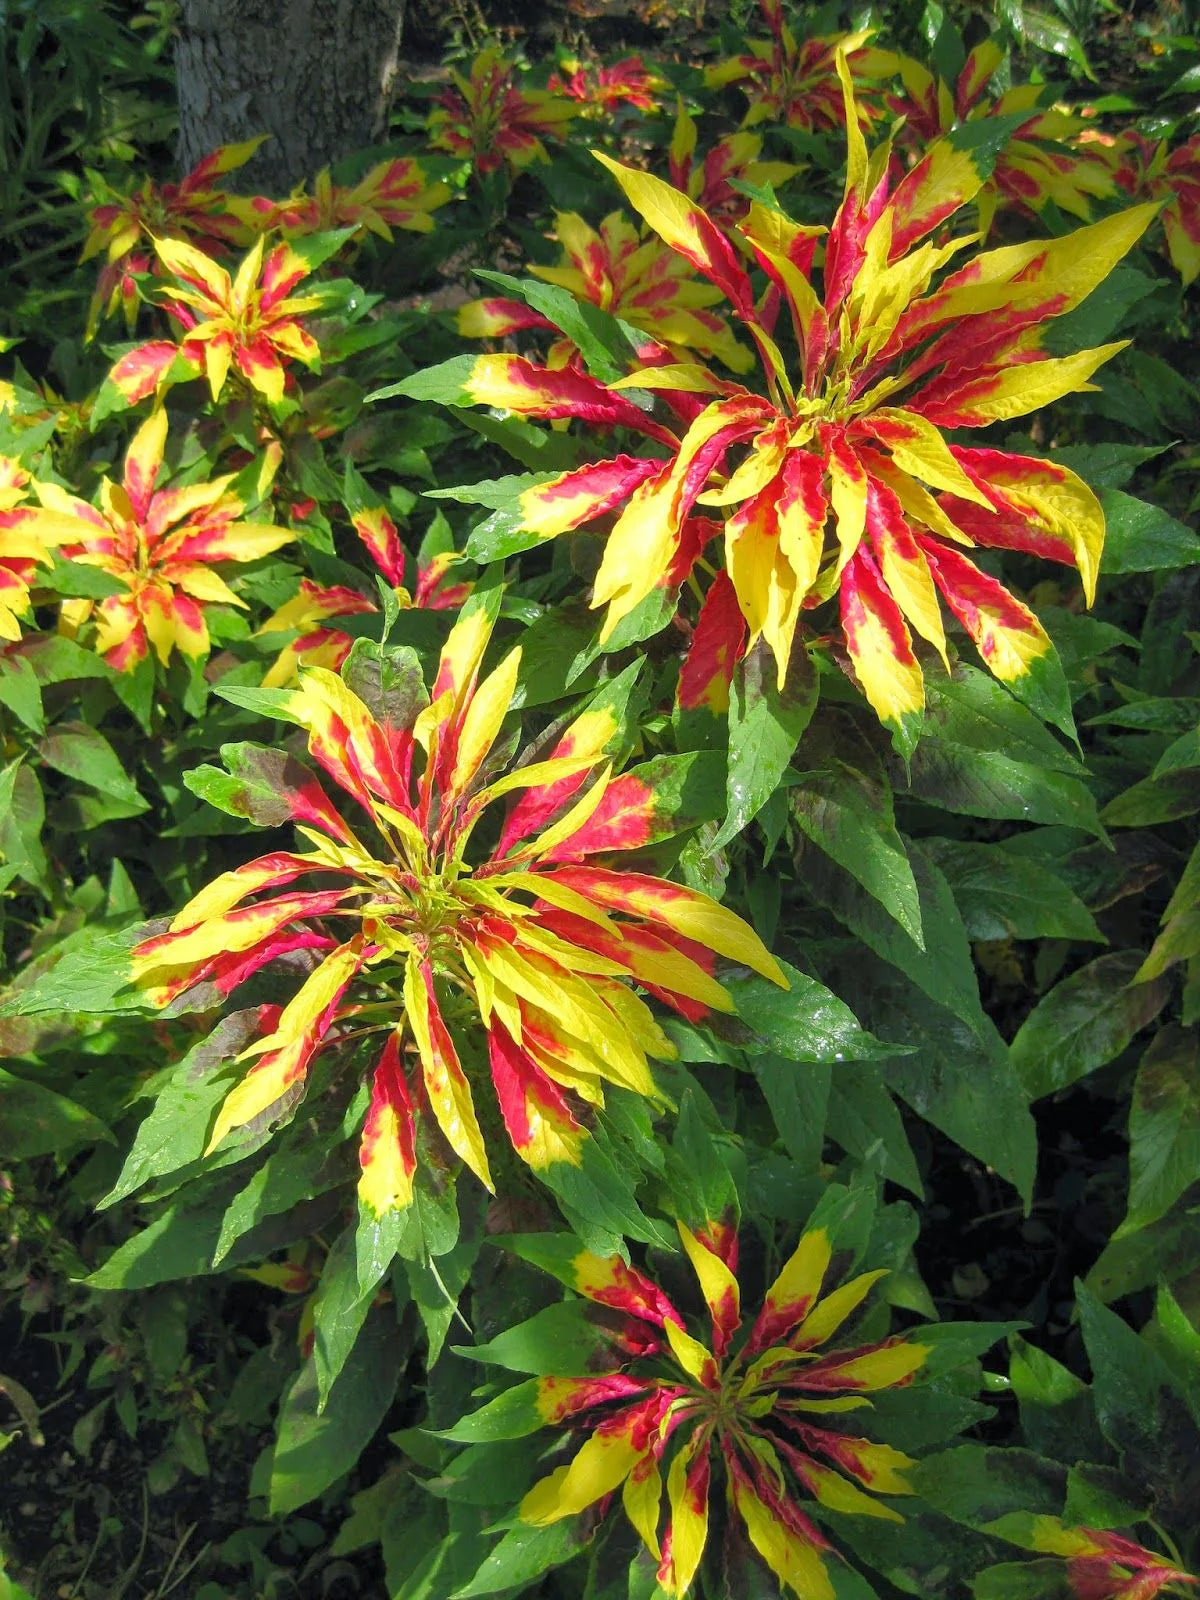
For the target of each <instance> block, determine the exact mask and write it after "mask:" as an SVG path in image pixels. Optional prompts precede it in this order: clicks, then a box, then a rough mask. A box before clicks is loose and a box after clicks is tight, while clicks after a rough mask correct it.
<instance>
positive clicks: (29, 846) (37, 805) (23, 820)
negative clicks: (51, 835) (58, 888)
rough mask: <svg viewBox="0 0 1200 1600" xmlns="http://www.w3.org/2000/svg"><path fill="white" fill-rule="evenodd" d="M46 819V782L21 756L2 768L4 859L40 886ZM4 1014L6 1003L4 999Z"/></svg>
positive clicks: (0, 840)
mask: <svg viewBox="0 0 1200 1600" xmlns="http://www.w3.org/2000/svg"><path fill="white" fill-rule="evenodd" d="M45 821H46V802H45V800H44V798H43V796H42V786H41V784H40V783H39V782H38V778H37V774H36V773H35V772H33V771H32V770H31V769H30V768H29V767H28V766H27V765H26V764H25V762H24V761H22V759H21V757H20V756H18V757H17V759H16V760H15V761H10V762H9V764H8V765H7V766H6V767H5V768H3V769H2V770H0V861H3V862H4V863H5V864H6V865H7V866H8V867H9V868H10V869H11V872H12V873H15V874H18V875H19V876H20V877H22V878H24V879H25V881H26V882H27V883H32V884H35V885H37V886H38V887H39V888H46V887H48V886H47V884H46V872H47V862H46V852H45V850H44V849H43V848H42V839H41V834H42V827H43V824H44V823H45ZM2 1015H4V1005H3V1003H0V1016H2Z"/></svg>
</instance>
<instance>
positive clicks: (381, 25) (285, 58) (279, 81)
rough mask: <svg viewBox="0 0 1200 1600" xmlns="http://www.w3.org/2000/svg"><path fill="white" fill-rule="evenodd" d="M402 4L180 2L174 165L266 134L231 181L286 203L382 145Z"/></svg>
mask: <svg viewBox="0 0 1200 1600" xmlns="http://www.w3.org/2000/svg"><path fill="white" fill-rule="evenodd" d="M404 6H405V0H182V5H181V8H180V9H181V16H180V24H179V37H178V41H177V44H176V49H175V65H176V75H177V78H178V85H179V161H180V166H181V168H182V170H183V171H185V172H186V171H188V170H190V168H191V167H193V166H194V165H195V163H196V162H197V161H199V160H200V159H201V157H202V156H206V155H207V154H208V153H209V151H211V150H213V149H215V148H216V147H217V145H222V144H233V143H236V142H238V141H240V140H243V139H250V138H253V136H254V135H255V134H258V133H268V134H270V138H269V139H268V140H267V141H266V143H265V144H264V145H263V146H262V148H261V149H260V150H259V151H258V152H257V153H256V154H255V156H254V157H253V158H252V160H251V161H250V162H249V163H248V164H247V165H246V166H245V167H243V168H242V169H241V171H240V172H235V173H232V174H231V175H230V176H231V179H232V181H233V182H234V183H236V184H237V186H238V187H239V188H242V189H256V190H260V191H266V192H268V193H271V194H272V195H273V196H282V195H284V194H286V193H287V192H288V191H289V190H290V189H291V188H293V187H294V185H295V184H297V183H299V182H301V181H302V180H303V179H305V178H308V177H311V176H312V174H313V173H314V172H316V171H318V170H319V169H320V168H321V167H323V166H326V165H328V163H329V162H331V161H336V160H338V158H339V157H341V156H344V155H347V154H349V153H350V152H351V151H352V150H355V149H359V148H361V146H363V145H366V144H370V143H371V142H372V141H373V140H377V139H379V138H380V136H381V135H382V134H383V133H384V131H385V129H386V126H387V113H388V107H389V104H390V101H391V96H392V86H393V81H394V79H395V75H396V67H397V64H398V60H399V48H400V29H401V25H402V23H403V20H404Z"/></svg>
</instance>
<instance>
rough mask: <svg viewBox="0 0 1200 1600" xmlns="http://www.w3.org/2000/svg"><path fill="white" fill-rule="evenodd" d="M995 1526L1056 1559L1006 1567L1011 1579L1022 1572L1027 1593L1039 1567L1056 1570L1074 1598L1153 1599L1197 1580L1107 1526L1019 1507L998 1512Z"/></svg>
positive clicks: (1033, 1585)
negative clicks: (1005, 1513)
mask: <svg viewBox="0 0 1200 1600" xmlns="http://www.w3.org/2000/svg"><path fill="white" fill-rule="evenodd" d="M994 1527H995V1531H996V1532H997V1533H1000V1534H1002V1535H1003V1537H1004V1538H1005V1539H1008V1540H1011V1541H1012V1543H1014V1544H1019V1545H1021V1546H1022V1548H1023V1549H1026V1550H1031V1551H1035V1552H1037V1553H1039V1554H1044V1555H1046V1556H1048V1557H1054V1558H1057V1560H1048V1561H1044V1562H1033V1563H1029V1564H1028V1565H1026V1566H1024V1567H1017V1566H1010V1567H1009V1568H1008V1569H1007V1570H1008V1571H1009V1573H1010V1574H1012V1576H1013V1580H1014V1581H1021V1579H1020V1578H1019V1577H1018V1574H1022V1575H1023V1577H1024V1579H1025V1580H1027V1581H1028V1584H1029V1592H1030V1593H1035V1592H1041V1591H1040V1588H1039V1586H1038V1583H1037V1578H1038V1574H1039V1572H1040V1573H1042V1574H1044V1575H1045V1576H1047V1577H1048V1578H1050V1580H1051V1581H1054V1579H1056V1578H1057V1577H1058V1574H1059V1572H1060V1571H1061V1572H1062V1575H1063V1577H1065V1580H1066V1584H1067V1587H1068V1590H1069V1592H1070V1593H1071V1594H1072V1595H1073V1596H1075V1597H1077V1600H1155V1597H1156V1596H1158V1595H1160V1594H1162V1593H1163V1592H1164V1591H1167V1592H1168V1593H1173V1594H1177V1595H1183V1594H1184V1593H1186V1592H1187V1590H1188V1589H1190V1588H1191V1587H1192V1586H1193V1585H1195V1584H1196V1583H1198V1582H1200V1579H1197V1578H1195V1577H1193V1576H1192V1574H1191V1573H1188V1572H1184V1571H1183V1569H1182V1568H1181V1567H1179V1566H1177V1565H1175V1564H1174V1563H1173V1562H1171V1561H1169V1560H1167V1559H1166V1557H1164V1556H1161V1555H1159V1554H1158V1553H1157V1552H1156V1551H1154V1550H1147V1549H1146V1548H1145V1547H1144V1546H1143V1545H1140V1544H1137V1543H1135V1541H1134V1540H1132V1539H1127V1538H1126V1537H1125V1536H1124V1535H1123V1534H1120V1533H1113V1532H1110V1531H1108V1530H1107V1529H1100V1528H1084V1527H1071V1526H1068V1525H1066V1524H1064V1523H1063V1522H1062V1520H1061V1519H1060V1518H1059V1517H1052V1516H1045V1515H1043V1516H1030V1515H1027V1514H1025V1513H1021V1512H1017V1513H1014V1514H1011V1515H1009V1516H1007V1517H1002V1518H1001V1519H1000V1520H999V1522H997V1523H995V1524H994ZM1059 1563H1061V1568H1060V1566H1059Z"/></svg>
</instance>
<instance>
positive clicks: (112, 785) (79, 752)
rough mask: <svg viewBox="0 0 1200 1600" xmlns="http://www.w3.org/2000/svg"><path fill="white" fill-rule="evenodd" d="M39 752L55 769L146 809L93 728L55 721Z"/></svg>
mask: <svg viewBox="0 0 1200 1600" xmlns="http://www.w3.org/2000/svg"><path fill="white" fill-rule="evenodd" d="M38 751H39V753H40V755H41V757H42V760H43V761H44V762H45V763H46V764H47V766H51V767H53V768H54V769H55V771H56V772H61V773H64V774H65V775H66V776H67V777H68V778H75V779H76V780H78V782H80V783H86V784H88V785H89V786H90V787H91V788H93V789H98V790H99V791H100V793H101V794H107V795H111V796H112V797H113V798H114V799H115V800H122V801H125V802H127V803H128V804H131V805H135V806H136V807H137V808H138V810H140V811H145V810H146V809H147V805H146V802H145V800H143V799H142V797H141V795H140V794H139V793H138V791H137V785H136V784H135V783H134V782H133V780H132V779H131V778H130V776H129V774H128V773H127V772H126V770H125V766H124V764H123V762H122V761H121V759H120V757H119V756H118V755H117V752H116V751H115V750H114V749H113V747H112V745H110V744H109V742H108V740H107V739H106V738H105V737H104V735H103V734H102V733H97V732H96V730H95V729H94V728H89V727H87V726H86V724H84V723H82V722H60V723H57V724H56V725H55V726H54V728H52V729H51V731H50V732H49V733H48V734H47V735H46V736H45V738H44V739H42V741H41V742H40V744H39V745H38Z"/></svg>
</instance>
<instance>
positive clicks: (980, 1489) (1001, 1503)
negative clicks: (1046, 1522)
mask: <svg viewBox="0 0 1200 1600" xmlns="http://www.w3.org/2000/svg"><path fill="white" fill-rule="evenodd" d="M1066 1476H1067V1475H1066V1469H1065V1468H1064V1467H1061V1466H1059V1465H1058V1463H1057V1462H1054V1461H1047V1460H1046V1459H1045V1458H1044V1457H1042V1456H1038V1455H1035V1454H1034V1453H1033V1451H1032V1450H1019V1449H1016V1448H1015V1447H1013V1446H1005V1447H1001V1446H998V1445H982V1444H961V1445H957V1446H955V1447H954V1448H953V1449H951V1450H942V1451H940V1452H939V1453H938V1454H937V1455H933V1456H926V1458H925V1459H924V1460H923V1461H922V1462H921V1463H920V1465H919V1466H918V1467H917V1468H916V1469H915V1471H914V1472H913V1473H912V1481H913V1485H914V1487H915V1488H916V1490H917V1492H918V1493H919V1494H921V1495H923V1496H924V1498H925V1499H926V1500H928V1502H929V1503H930V1505H932V1506H935V1507H936V1508H937V1509H938V1510H939V1511H940V1512H942V1513H943V1515H945V1516H947V1517H951V1518H953V1520H954V1521H955V1522H961V1523H962V1524H963V1525H964V1526H966V1527H968V1528H986V1527H987V1525H988V1524H989V1523H992V1522H995V1521H996V1520H997V1518H999V1517H1002V1516H1005V1515H1006V1514H1008V1513H1011V1512H1033V1513H1034V1514H1035V1515H1050V1516H1053V1515H1055V1514H1056V1513H1057V1512H1058V1511H1059V1509H1060V1508H1061V1506H1062V1496H1063V1491H1064V1489H1065V1488H1066Z"/></svg>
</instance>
